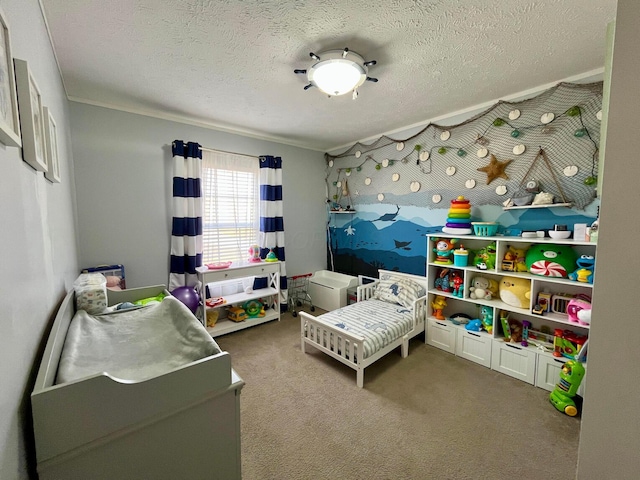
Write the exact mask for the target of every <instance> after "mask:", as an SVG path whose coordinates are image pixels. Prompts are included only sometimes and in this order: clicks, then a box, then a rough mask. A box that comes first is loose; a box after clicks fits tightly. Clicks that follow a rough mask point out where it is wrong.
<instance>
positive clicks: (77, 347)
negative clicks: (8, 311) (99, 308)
mask: <svg viewBox="0 0 640 480" xmlns="http://www.w3.org/2000/svg"><path fill="white" fill-rule="evenodd" d="M217 353H220V347H218V344H217V343H216V342H215V341H214V340H213V338H211V335H209V333H207V331H206V329H205V328H204V327H203V326H202V324H201V323H200V322H199V321H198V320H197V319H196V318H195V317H194V316H193V314H192V313H191V311H190V310H189V309H188V308H187V307H186V306H185V305H184V304H182V302H180V301H179V300H177V299H176V298H174V297H171V296H169V297H166V298H165V299H164V300H163V301H162V302H160V303H159V304H157V305H151V306H148V307H145V308H141V309H139V310H133V311H127V310H122V311H119V312H118V313H114V314H111V315H89V314H88V313H87V312H86V311H84V310H78V311H77V312H76V314H75V315H74V317H73V319H72V320H71V324H70V325H69V330H68V332H67V337H66V339H65V343H64V348H63V350H62V355H61V357H60V364H59V367H58V373H57V378H56V383H57V384H60V383H66V382H71V381H74V380H78V379H80V378H84V377H87V376H90V375H95V374H100V373H103V372H106V373H108V374H109V375H111V376H113V377H115V378H118V379H121V380H129V381H140V380H145V379H149V378H152V377H155V376H158V375H162V374H164V373H167V372H169V371H171V370H173V369H175V368H178V367H180V366H183V365H186V364H188V363H191V362H193V361H196V360H200V359H202V358H206V357H209V356H211V355H215V354H217Z"/></svg>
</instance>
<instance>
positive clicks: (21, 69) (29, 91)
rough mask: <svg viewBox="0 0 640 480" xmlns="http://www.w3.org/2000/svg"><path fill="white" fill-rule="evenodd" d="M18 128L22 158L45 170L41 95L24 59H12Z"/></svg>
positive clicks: (41, 170) (36, 167) (37, 168)
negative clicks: (20, 136) (18, 118)
mask: <svg viewBox="0 0 640 480" xmlns="http://www.w3.org/2000/svg"><path fill="white" fill-rule="evenodd" d="M14 67H15V71H16V87H17V88H16V89H17V92H18V108H19V109H20V130H21V131H22V158H23V159H24V161H25V162H27V163H28V164H29V165H31V166H32V167H33V168H35V169H36V170H38V171H40V172H46V171H47V157H46V143H45V135H44V120H43V116H44V115H43V113H42V95H40V89H38V85H37V84H36V81H35V80H34V78H33V75H32V74H31V70H30V69H29V65H27V62H25V61H24V60H20V59H18V58H16V59H14Z"/></svg>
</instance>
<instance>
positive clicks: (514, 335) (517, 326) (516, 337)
mask: <svg viewBox="0 0 640 480" xmlns="http://www.w3.org/2000/svg"><path fill="white" fill-rule="evenodd" d="M509 341H511V342H512V343H520V342H522V324H521V323H520V322H519V321H518V320H510V321H509Z"/></svg>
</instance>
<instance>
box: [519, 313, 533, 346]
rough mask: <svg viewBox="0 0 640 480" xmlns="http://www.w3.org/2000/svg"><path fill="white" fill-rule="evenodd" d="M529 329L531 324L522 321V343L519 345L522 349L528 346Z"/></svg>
mask: <svg viewBox="0 0 640 480" xmlns="http://www.w3.org/2000/svg"><path fill="white" fill-rule="evenodd" d="M530 328H531V322H529V321H527V320H523V321H522V342H520V345H522V346H523V347H528V346H529V329H530Z"/></svg>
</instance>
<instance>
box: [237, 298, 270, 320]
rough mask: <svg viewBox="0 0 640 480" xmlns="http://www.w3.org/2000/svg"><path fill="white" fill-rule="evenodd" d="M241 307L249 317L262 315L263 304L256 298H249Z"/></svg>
mask: <svg viewBox="0 0 640 480" xmlns="http://www.w3.org/2000/svg"><path fill="white" fill-rule="evenodd" d="M242 308H243V309H244V311H245V312H247V315H249V317H251V318H259V317H264V315H265V313H264V305H262V303H261V302H260V301H258V300H249V301H248V302H245V304H244V305H242Z"/></svg>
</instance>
